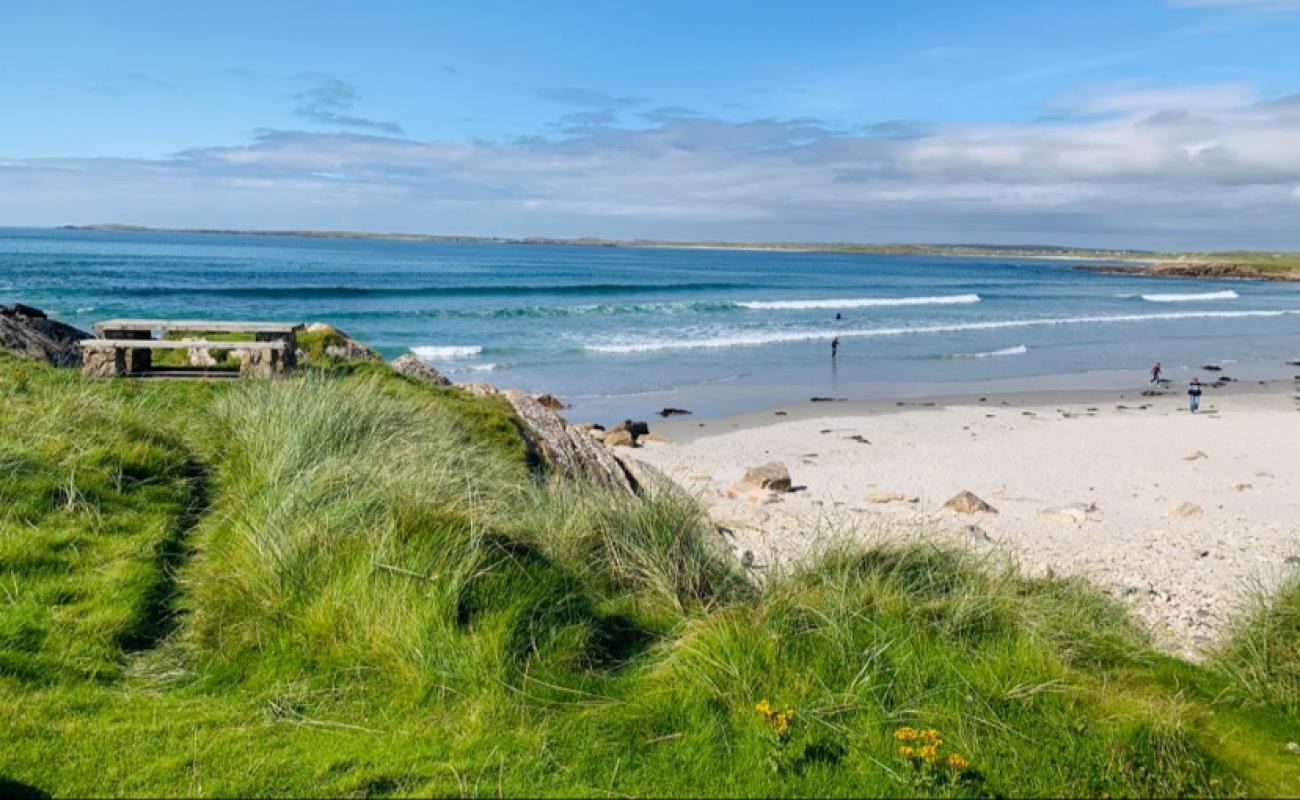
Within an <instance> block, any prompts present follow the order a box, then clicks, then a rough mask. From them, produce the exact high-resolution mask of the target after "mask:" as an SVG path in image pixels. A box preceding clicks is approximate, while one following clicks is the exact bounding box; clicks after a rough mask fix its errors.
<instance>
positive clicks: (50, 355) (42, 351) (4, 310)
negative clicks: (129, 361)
mask: <svg viewBox="0 0 1300 800" xmlns="http://www.w3.org/2000/svg"><path fill="white" fill-rule="evenodd" d="M93 338H95V337H93V336H91V335H90V334H89V333H86V332H85V331H82V330H78V329H77V328H74V327H72V326H71V325H64V324H63V323H62V322H57V321H55V320H52V319H50V318H49V317H47V316H45V312H44V311H41V310H40V309H39V308H33V307H31V306H25V305H23V304H22V303H14V304H13V305H11V306H0V351H4V352H8V353H12V354H13V355H16V356H18V357H20V358H29V359H33V360H37V361H45V362H48V363H50V364H53V365H54V366H56V367H76V366H80V365H81V345H80V344H79V343H80V342H81V340H82V339H93Z"/></svg>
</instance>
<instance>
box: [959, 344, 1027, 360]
mask: <svg viewBox="0 0 1300 800" xmlns="http://www.w3.org/2000/svg"><path fill="white" fill-rule="evenodd" d="M1028 352H1029V348H1028V347H1026V346H1025V345H1023V344H1018V345H1016V346H1015V347H1004V348H1002V349H1001V350H989V351H988V352H986V353H954V354H952V355H950V356H944V358H991V357H993V356H1023V355H1024V354H1025V353H1028Z"/></svg>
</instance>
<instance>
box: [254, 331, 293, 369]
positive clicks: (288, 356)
mask: <svg viewBox="0 0 1300 800" xmlns="http://www.w3.org/2000/svg"><path fill="white" fill-rule="evenodd" d="M253 338H254V339H255V340H256V341H259V342H283V343H284V350H283V352H282V353H281V354H280V358H281V360H282V361H283V363H284V368H283V371H284V372H290V371H292V370H293V369H295V368H296V367H297V366H298V358H297V350H298V337H297V335H295V334H292V333H288V334H286V333H258V334H254V335H253Z"/></svg>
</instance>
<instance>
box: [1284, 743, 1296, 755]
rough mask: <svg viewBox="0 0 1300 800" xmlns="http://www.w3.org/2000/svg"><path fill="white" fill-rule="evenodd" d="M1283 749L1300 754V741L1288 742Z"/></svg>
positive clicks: (1292, 753)
mask: <svg viewBox="0 0 1300 800" xmlns="http://www.w3.org/2000/svg"><path fill="white" fill-rule="evenodd" d="M1282 749H1283V750H1285V751H1287V752H1288V753H1290V754H1291V755H1293V756H1300V742H1287V743H1286V746H1285V747H1283V748H1282Z"/></svg>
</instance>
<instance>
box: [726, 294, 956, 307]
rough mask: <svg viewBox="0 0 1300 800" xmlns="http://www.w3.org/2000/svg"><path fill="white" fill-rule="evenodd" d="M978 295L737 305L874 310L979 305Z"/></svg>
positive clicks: (795, 301)
mask: <svg viewBox="0 0 1300 800" xmlns="http://www.w3.org/2000/svg"><path fill="white" fill-rule="evenodd" d="M979 301H980V296H979V295H977V294H950V295H938V296H934V297H858V298H843V299H832V300H772V301H766V300H752V301H748V302H741V303H736V305H738V306H740V307H741V308H748V309H753V310H756V311H758V310H762V311H799V310H803V309H809V308H872V307H878V306H946V305H954V304H960V303H978V302H979Z"/></svg>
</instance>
